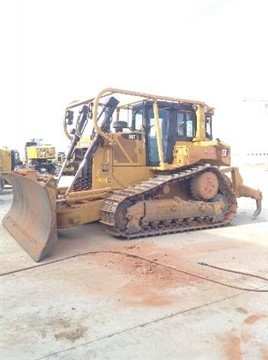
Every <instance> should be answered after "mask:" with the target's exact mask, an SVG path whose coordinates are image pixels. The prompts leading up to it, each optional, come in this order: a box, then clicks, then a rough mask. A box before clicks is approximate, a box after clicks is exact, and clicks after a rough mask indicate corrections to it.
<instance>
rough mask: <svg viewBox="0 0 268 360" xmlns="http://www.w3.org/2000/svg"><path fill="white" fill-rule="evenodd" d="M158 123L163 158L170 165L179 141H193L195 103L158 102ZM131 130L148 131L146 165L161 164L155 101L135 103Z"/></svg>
mask: <svg viewBox="0 0 268 360" xmlns="http://www.w3.org/2000/svg"><path fill="white" fill-rule="evenodd" d="M157 105H158V117H159V126H160V130H161V134H162V139H161V141H162V146H163V161H164V162H165V163H168V164H171V163H172V161H173V148H174V145H175V142H176V141H186V142H187V141H192V140H193V138H194V137H195V135H196V129H197V117H196V111H195V106H194V105H193V104H186V103H175V102H167V101H158V102H157ZM131 130H133V131H134V130H140V131H144V132H145V142H146V150H147V151H146V165H147V166H158V165H159V162H160V159H159V154H158V147H157V133H156V121H155V119H154V112H153V101H152V100H147V101H144V102H141V103H138V104H135V105H134V106H133V108H132V124H131Z"/></svg>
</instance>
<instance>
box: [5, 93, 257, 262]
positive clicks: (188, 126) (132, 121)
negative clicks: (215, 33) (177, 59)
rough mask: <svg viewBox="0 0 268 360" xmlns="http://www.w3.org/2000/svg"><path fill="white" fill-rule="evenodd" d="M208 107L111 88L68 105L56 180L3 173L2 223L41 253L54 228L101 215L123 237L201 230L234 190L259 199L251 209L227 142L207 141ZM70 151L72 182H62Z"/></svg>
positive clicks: (220, 213)
mask: <svg viewBox="0 0 268 360" xmlns="http://www.w3.org/2000/svg"><path fill="white" fill-rule="evenodd" d="M213 115H214V109H213V108H212V107H210V106H208V105H207V104H206V103H204V102H202V101H196V100H188V99H183V98H177V97H170V96H162V95H154V94H147V93H142V92H135V91H128V90H122V89H114V88H108V89H104V90H102V91H101V92H100V93H98V94H97V96H95V97H93V98H89V99H86V100H83V101H76V102H73V103H71V104H70V105H69V106H68V107H67V108H66V110H65V115H64V122H63V124H64V132H65V134H66V135H67V136H68V137H69V138H70V140H71V142H70V146H69V149H68V154H67V156H66V159H65V161H64V164H63V165H62V168H61V171H60V173H59V176H58V178H55V177H53V176H51V177H49V178H46V179H42V181H40V180H39V181H37V180H33V179H30V178H27V177H25V176H21V175H18V174H11V175H6V177H7V179H8V180H9V181H10V182H11V183H12V185H13V188H14V200H13V204H12V207H11V209H10V211H9V212H8V213H7V214H6V216H5V218H4V220H3V224H4V226H5V227H6V229H7V230H8V231H9V232H10V233H11V234H12V235H13V237H14V238H15V239H16V240H17V241H18V242H19V243H20V245H21V246H22V247H23V248H24V249H25V250H26V251H27V252H28V253H29V254H30V256H31V257H32V258H33V259H34V260H35V261H39V260H42V259H43V258H44V257H45V256H46V255H47V253H48V252H49V250H50V248H51V247H52V245H53V244H54V243H55V241H56V240H57V229H63V228H69V227H74V226H77V225H81V224H85V223H91V222H95V221H100V222H102V223H103V224H105V225H106V226H107V229H109V231H110V233H112V234H114V235H115V236H118V237H121V238H125V239H130V238H135V237H146V236H154V235H164V234H167V233H176V232H182V231H189V230H197V229H200V230H201V229H208V228H213V227H219V226H224V225H227V224H229V223H230V222H231V221H232V219H233V218H234V217H235V215H236V211H237V202H236V199H237V197H239V196H247V197H251V198H253V199H255V200H256V203H257V210H256V212H255V214H254V217H256V216H257V215H258V214H259V213H260V211H261V199H262V193H261V192H260V191H259V190H255V189H251V188H249V187H247V186H245V185H243V180H242V178H241V176H240V174H239V170H238V169H237V168H234V167H231V150H230V146H229V145H228V144H226V143H224V142H223V141H221V140H220V139H216V140H214V139H213V134H212V124H213ZM75 118H77V121H76V123H75V124H74V119H75ZM88 126H89V127H90V133H86V131H87V127H88ZM70 129H71V130H70ZM85 133H86V134H85ZM82 136H88V139H89V141H88V142H87V146H86V147H83V146H82V147H79V144H81V143H82V142H81V138H82ZM33 151H34V150H33ZM35 151H37V149H35ZM77 151H78V152H77ZM74 154H79V156H77V158H76V167H75V171H74V173H73V177H72V179H71V182H70V185H69V186H68V187H60V186H59V184H60V179H61V177H62V176H63V174H64V171H65V170H66V169H68V166H70V164H72V162H73V160H74V159H73V157H74ZM21 194H23V196H22V195H21ZM22 214H24V215H23V216H22ZM33 221H34V222H35V224H36V226H34V227H31V229H30V230H28V229H29V224H31V223H32V222H33ZM27 231H30V233H28V232H27Z"/></svg>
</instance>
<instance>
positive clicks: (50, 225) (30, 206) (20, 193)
mask: <svg viewBox="0 0 268 360" xmlns="http://www.w3.org/2000/svg"><path fill="white" fill-rule="evenodd" d="M5 178H6V179H7V180H8V181H9V182H10V184H11V185H12V187H13V202H12V205H11V208H10V210H9V211H8V213H7V214H6V215H5V217H4V218H3V221H2V223H3V225H4V227H5V228H6V229H7V231H8V232H9V233H10V234H11V235H12V236H13V237H14V239H15V240H16V241H17V242H18V243H19V244H20V246H21V247H22V248H23V249H24V250H25V251H26V252H27V253H28V254H29V255H30V256H31V258H32V259H33V260H35V261H40V260H42V259H43V258H44V257H45V256H46V254H47V253H48V251H49V249H50V248H51V246H52V245H53V244H54V243H55V242H56V241H57V240H58V234H57V224H56V193H57V189H56V181H55V179H53V178H51V179H50V180H49V181H48V182H47V183H46V184H44V183H41V182H38V181H35V180H33V179H30V178H27V177H25V176H21V175H14V174H5Z"/></svg>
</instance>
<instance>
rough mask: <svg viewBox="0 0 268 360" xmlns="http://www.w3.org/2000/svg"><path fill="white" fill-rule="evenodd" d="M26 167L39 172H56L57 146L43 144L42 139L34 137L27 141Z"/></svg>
mask: <svg viewBox="0 0 268 360" xmlns="http://www.w3.org/2000/svg"><path fill="white" fill-rule="evenodd" d="M25 167H26V168H28V169H33V170H36V171H38V173H40V174H42V173H48V174H55V173H56V170H57V167H56V148H55V146H52V145H50V144H43V141H42V139H36V138H33V139H31V140H30V141H27V142H26V143H25Z"/></svg>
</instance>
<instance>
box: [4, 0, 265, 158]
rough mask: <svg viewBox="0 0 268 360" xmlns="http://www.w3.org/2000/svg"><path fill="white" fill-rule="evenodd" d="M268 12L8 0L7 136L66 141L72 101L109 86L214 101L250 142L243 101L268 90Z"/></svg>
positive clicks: (224, 131)
mask: <svg viewBox="0 0 268 360" xmlns="http://www.w3.org/2000/svg"><path fill="white" fill-rule="evenodd" d="M267 13H268V2H267V1H266V0H165V1H163V0H155V1H153V2H152V1H151V0H150V1H149V0H128V1H124V0H113V1H110V0H102V1H101V0H65V1H64V2H62V1H59V0H9V1H5V2H3V3H2V5H1V14H2V17H1V22H0V33H1V48H2V49H1V50H2V51H1V54H2V55H1V69H0V71H1V100H2V107H1V117H2V119H1V125H2V126H1V129H0V145H1V146H8V147H11V148H18V149H19V150H20V151H22V150H21V149H23V146H24V144H25V142H26V141H28V140H30V139H31V138H34V137H35V138H42V139H44V141H45V142H47V143H51V144H53V145H55V146H56V147H57V149H58V150H60V151H62V150H63V151H64V150H66V149H67V147H68V145H69V141H68V140H67V138H65V136H64V133H63V130H62V123H63V116H64V110H65V108H66V106H67V105H68V103H69V102H71V101H73V100H78V99H85V98H88V97H92V96H94V95H96V94H97V93H98V92H99V91H100V90H102V89H103V88H106V87H117V88H123V89H129V90H130V89H131V90H136V91H142V92H152V93H156V94H160V95H169V96H177V97H182V98H190V99H191V98H193V99H199V100H202V101H205V102H207V103H208V104H209V105H211V106H214V107H215V108H216V110H215V114H216V116H215V121H216V125H215V126H214V128H215V129H216V131H218V133H219V134H216V135H217V136H220V138H221V139H222V140H225V139H226V141H229V142H231V145H232V144H234V145H235V146H237V144H238V135H239V139H240V140H239V141H242V140H241V139H242V138H243V144H247V143H248V141H252V129H250V127H249V124H247V123H248V122H249V117H247V116H246V115H245V111H243V116H241V112H240V110H241V108H240V106H241V104H243V103H244V102H243V101H242V100H245V99H254V101H258V100H259V99H268V89H267V87H268V68H267V64H268V51H267V34H268V21H267ZM248 101H249V100H248ZM254 121H256V119H254ZM263 125H264V120H263V119H262V120H260V126H263ZM241 134H243V137H242V136H241ZM262 134H264V132H263V131H262ZM262 136H263V137H262V138H261V141H265V137H264V135H262ZM258 143H260V138H258V141H256V144H258Z"/></svg>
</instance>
